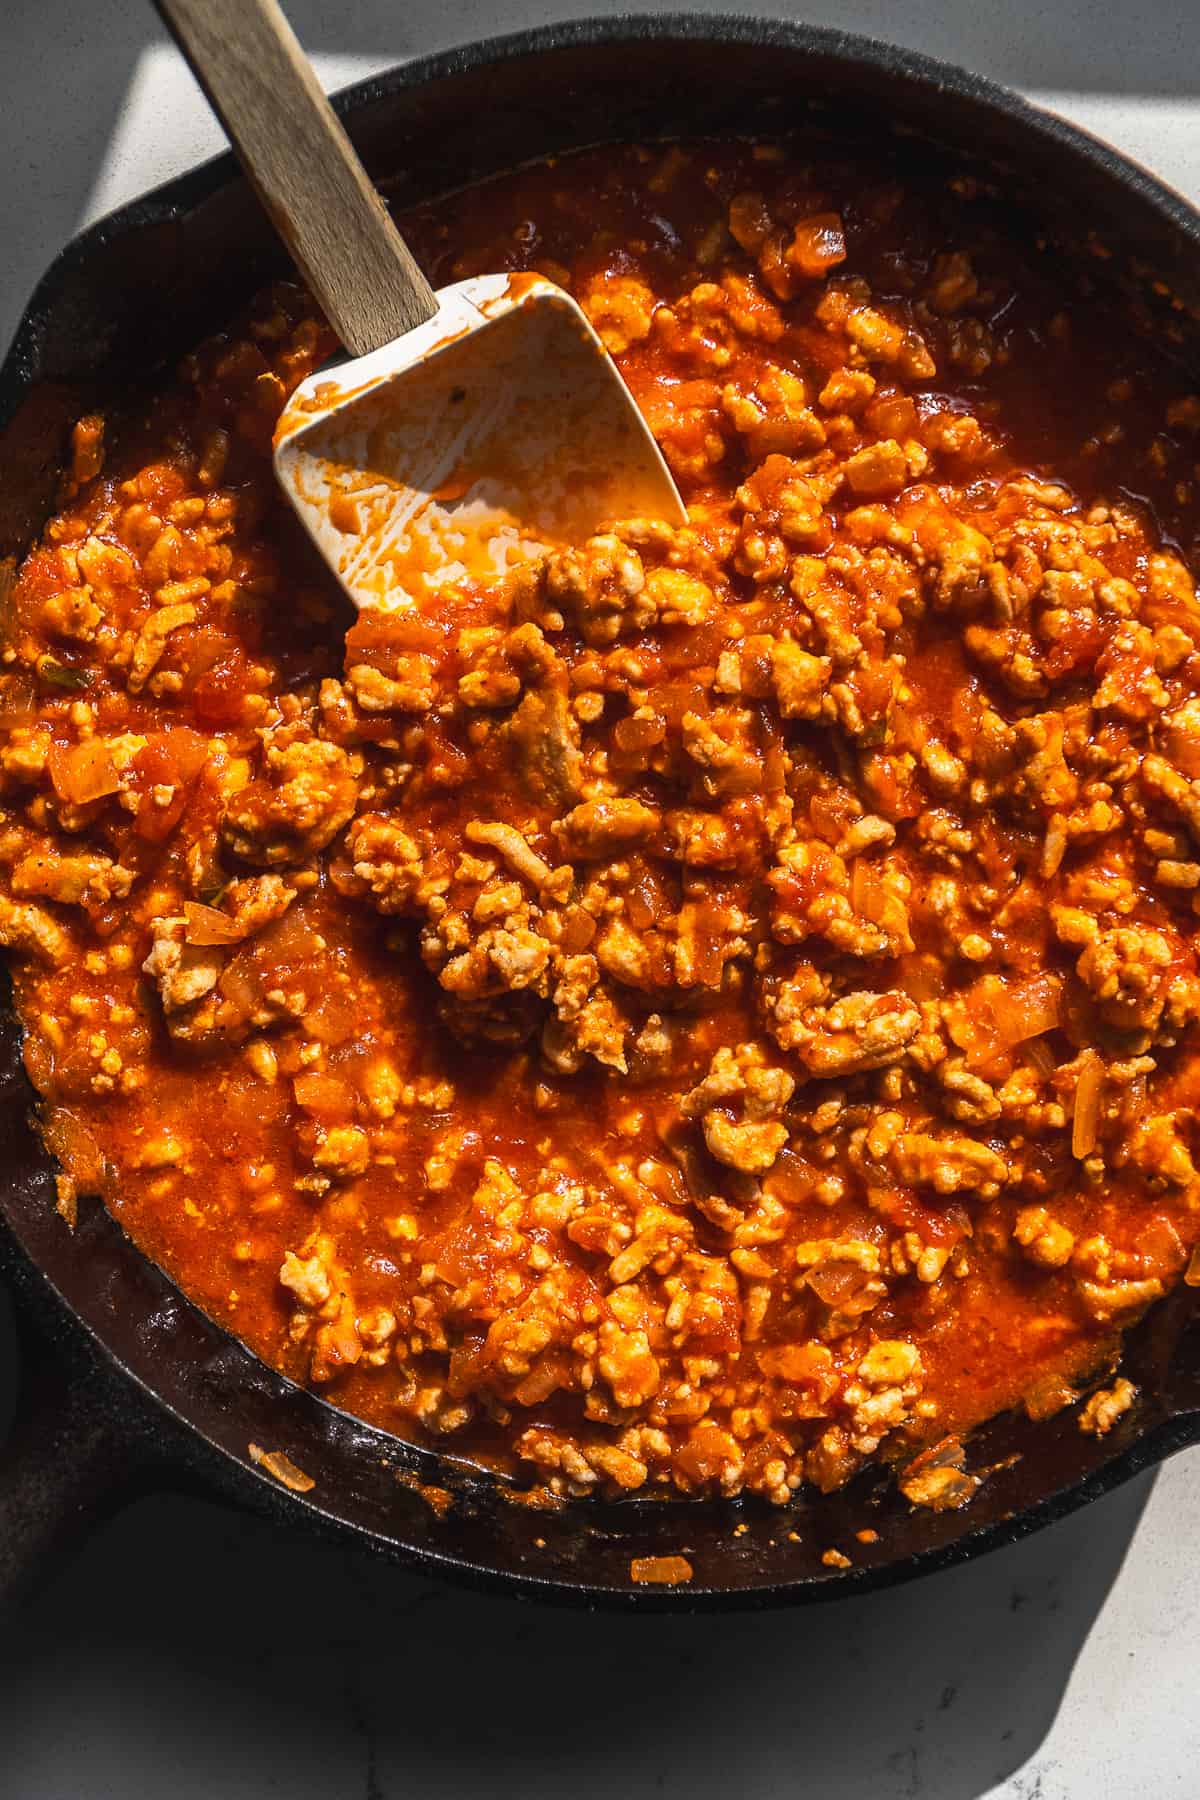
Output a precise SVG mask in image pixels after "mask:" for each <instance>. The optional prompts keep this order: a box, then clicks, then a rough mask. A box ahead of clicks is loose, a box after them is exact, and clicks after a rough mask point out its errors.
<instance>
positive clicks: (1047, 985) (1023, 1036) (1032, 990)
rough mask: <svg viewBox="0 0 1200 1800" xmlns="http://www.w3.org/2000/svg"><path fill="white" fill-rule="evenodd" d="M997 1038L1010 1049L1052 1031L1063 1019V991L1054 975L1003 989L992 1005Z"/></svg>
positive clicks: (1035, 977) (1043, 976)
mask: <svg viewBox="0 0 1200 1800" xmlns="http://www.w3.org/2000/svg"><path fill="white" fill-rule="evenodd" d="M992 1017H993V1019H994V1020H995V1025H996V1036H997V1038H998V1039H999V1040H1000V1041H1001V1043H1002V1044H1003V1045H1004V1046H1005V1047H1008V1046H1010V1045H1013V1044H1023V1043H1025V1042H1026V1040H1027V1039H1029V1038H1036V1037H1040V1036H1041V1035H1042V1033H1043V1032H1044V1031H1053V1030H1054V1028H1055V1026H1056V1025H1058V1024H1059V1023H1060V1022H1061V1019H1062V989H1061V987H1060V985H1059V983H1058V981H1057V980H1056V979H1055V978H1054V976H1052V975H1035V976H1033V977H1032V978H1031V979H1030V980H1029V981H1021V982H1018V983H1017V984H1016V985H1015V986H1013V987H1002V988H1001V989H1000V991H999V992H998V993H997V994H996V995H995V997H994V999H993V1001H992Z"/></svg>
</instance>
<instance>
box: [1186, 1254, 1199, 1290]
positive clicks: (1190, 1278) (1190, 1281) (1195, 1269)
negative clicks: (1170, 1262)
mask: <svg viewBox="0 0 1200 1800" xmlns="http://www.w3.org/2000/svg"><path fill="white" fill-rule="evenodd" d="M1183 1279H1184V1282H1185V1284H1186V1285H1187V1286H1188V1287H1200V1244H1197V1245H1196V1246H1195V1248H1194V1249H1193V1251H1192V1254H1191V1255H1190V1256H1189V1257H1188V1266H1187V1268H1186V1270H1185V1271H1184V1276H1183Z"/></svg>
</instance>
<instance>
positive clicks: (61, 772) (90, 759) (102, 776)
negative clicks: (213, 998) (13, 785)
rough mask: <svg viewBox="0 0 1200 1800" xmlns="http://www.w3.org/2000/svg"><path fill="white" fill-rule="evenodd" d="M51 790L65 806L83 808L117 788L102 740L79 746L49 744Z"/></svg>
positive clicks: (114, 791)
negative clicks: (63, 801)
mask: <svg viewBox="0 0 1200 1800" xmlns="http://www.w3.org/2000/svg"><path fill="white" fill-rule="evenodd" d="M46 761H47V765H48V767H49V770H50V779H51V781H52V782H53V783H54V791H55V793H56V794H57V795H58V797H59V799H60V800H65V801H66V802H67V804H68V805H69V806H87V805H89V804H90V803H91V802H92V801H93V800H103V799H104V797H105V796H106V795H107V794H115V793H117V791H118V790H119V788H120V786H121V782H120V778H119V776H118V775H117V771H116V769H115V768H114V767H113V760H112V757H111V756H110V755H109V753H108V745H107V744H106V743H105V741H104V739H103V738H87V739H85V741H84V742H83V743H82V744H51V746H50V752H49V755H48V756H47V758H46Z"/></svg>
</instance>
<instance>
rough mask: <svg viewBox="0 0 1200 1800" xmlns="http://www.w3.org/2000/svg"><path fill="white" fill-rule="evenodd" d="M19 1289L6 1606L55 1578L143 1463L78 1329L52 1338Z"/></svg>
mask: <svg viewBox="0 0 1200 1800" xmlns="http://www.w3.org/2000/svg"><path fill="white" fill-rule="evenodd" d="M8 1292H9V1293H11V1294H13V1310H14V1312H15V1314H16V1320H17V1340H18V1344H19V1349H20V1390H19V1394H18V1400H17V1413H16V1418H15V1420H14V1422H13V1427H12V1431H11V1432H10V1434H9V1436H8V1438H7V1440H6V1441H3V1442H0V1609H2V1608H3V1607H4V1606H5V1605H6V1604H12V1603H14V1602H19V1600H20V1599H21V1598H22V1597H23V1596H24V1595H25V1594H26V1593H28V1592H29V1591H30V1590H31V1589H32V1588H33V1587H34V1586H35V1585H36V1584H37V1582H38V1581H39V1579H44V1578H46V1577H47V1576H49V1575H50V1574H51V1573H52V1572H53V1569H54V1567H55V1566H56V1564H57V1562H58V1560H59V1558H60V1556H61V1555H62V1554H63V1553H66V1552H69V1551H70V1550H71V1549H72V1548H74V1547H75V1545H77V1544H78V1543H79V1542H81V1541H82V1539H83V1538H84V1537H85V1536H86V1534H87V1532H88V1531H89V1529H90V1528H91V1527H92V1526H93V1525H94V1524H96V1523H97V1522H98V1521H99V1520H100V1519H101V1518H102V1517H103V1516H104V1515H105V1514H106V1513H107V1512H109V1511H111V1510H112V1509H113V1508H114V1507H115V1506H116V1505H118V1504H119V1503H120V1502H121V1501H122V1500H123V1499H125V1498H127V1497H128V1496H129V1494H130V1491H131V1489H132V1487H133V1486H134V1484H135V1482H136V1481H137V1478H138V1477H139V1476H140V1475H141V1473H142V1470H143V1466H144V1465H143V1458H142V1455H141V1453H140V1450H139V1447H138V1445H137V1441H136V1438H135V1437H133V1436H132V1435H131V1436H126V1435H124V1434H123V1433H122V1431H121V1429H120V1427H119V1426H117V1425H116V1424H115V1423H114V1405H113V1399H114V1396H113V1389H112V1384H111V1382H110V1380H109V1379H108V1377H107V1376H106V1375H105V1373H104V1370H103V1369H102V1367H101V1365H100V1362H99V1359H98V1358H97V1356H96V1354H95V1352H94V1351H93V1350H92V1349H91V1348H90V1347H89V1345H88V1344H87V1343H86V1341H85V1339H84V1337H83V1334H82V1332H80V1331H79V1330H78V1328H77V1327H75V1328H73V1329H70V1330H68V1329H63V1330H61V1331H57V1330H56V1331H55V1332H54V1333H53V1335H52V1334H51V1332H50V1331H48V1330H46V1329H45V1328H44V1327H43V1326H42V1325H41V1324H40V1323H38V1322H36V1321H35V1319H34V1318H33V1316H32V1314H31V1311H30V1308H29V1302H28V1299H27V1298H26V1297H25V1296H24V1295H18V1294H15V1293H13V1289H12V1286H11V1285H10V1286H9V1288H8Z"/></svg>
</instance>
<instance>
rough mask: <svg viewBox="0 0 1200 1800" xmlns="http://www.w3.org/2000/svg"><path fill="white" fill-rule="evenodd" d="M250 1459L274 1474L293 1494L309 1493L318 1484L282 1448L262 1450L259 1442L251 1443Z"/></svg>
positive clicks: (269, 1473) (270, 1473)
mask: <svg viewBox="0 0 1200 1800" xmlns="http://www.w3.org/2000/svg"><path fill="white" fill-rule="evenodd" d="M250 1461H251V1462H252V1463H257V1464H258V1466H259V1468H260V1469H265V1470H266V1471H267V1474H268V1475H273V1476H274V1477H275V1479H276V1481H278V1482H279V1483H280V1485H281V1486H283V1487H285V1488H290V1489H291V1491H292V1493H293V1494H307V1493H309V1492H310V1491H311V1490H312V1489H313V1488H315V1487H316V1485H317V1484H316V1482H315V1481H314V1480H313V1478H312V1476H311V1475H306V1474H305V1473H304V1470H303V1469H301V1468H298V1467H297V1466H296V1464H295V1463H294V1462H293V1461H292V1459H291V1457H290V1456H285V1455H284V1453H283V1451H282V1450H262V1449H260V1448H259V1446H258V1445H257V1444H251V1445H250Z"/></svg>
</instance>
